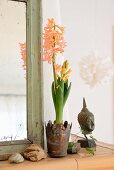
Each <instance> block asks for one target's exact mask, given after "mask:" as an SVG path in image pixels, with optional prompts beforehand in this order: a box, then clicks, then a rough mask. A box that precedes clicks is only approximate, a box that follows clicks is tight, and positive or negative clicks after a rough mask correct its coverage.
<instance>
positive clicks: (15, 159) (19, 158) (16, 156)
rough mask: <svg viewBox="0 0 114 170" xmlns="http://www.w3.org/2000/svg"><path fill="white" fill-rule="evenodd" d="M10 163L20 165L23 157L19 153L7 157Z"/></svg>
mask: <svg viewBox="0 0 114 170" xmlns="http://www.w3.org/2000/svg"><path fill="white" fill-rule="evenodd" d="M8 160H9V162H10V163H21V162H23V161H24V158H23V156H22V155H21V154H20V153H14V154H12V155H11V156H10V157H9V159H8Z"/></svg>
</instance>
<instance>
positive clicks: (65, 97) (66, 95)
mask: <svg viewBox="0 0 114 170" xmlns="http://www.w3.org/2000/svg"><path fill="white" fill-rule="evenodd" d="M70 89H71V83H70V85H69V87H68V89H67V90H66V91H65V92H64V101H63V106H64V105H65V103H66V101H67V98H68V96H69V93H70Z"/></svg>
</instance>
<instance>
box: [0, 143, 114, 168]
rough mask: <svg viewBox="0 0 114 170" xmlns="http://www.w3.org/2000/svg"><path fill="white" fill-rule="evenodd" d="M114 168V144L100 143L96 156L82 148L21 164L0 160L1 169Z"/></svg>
mask: <svg viewBox="0 0 114 170" xmlns="http://www.w3.org/2000/svg"><path fill="white" fill-rule="evenodd" d="M1 169H2V170H15V169H16V170H114V146H113V145H107V144H104V143H98V146H97V148H96V151H95V156H92V155H90V154H88V152H87V151H85V149H81V150H80V152H79V153H78V154H73V155H68V156H66V157H64V158H49V157H48V158H46V159H44V160H41V161H39V162H30V161H24V162H23V163H21V164H10V163H9V162H8V161H1V162H0V170H1Z"/></svg>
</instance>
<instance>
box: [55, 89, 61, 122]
mask: <svg viewBox="0 0 114 170" xmlns="http://www.w3.org/2000/svg"><path fill="white" fill-rule="evenodd" d="M62 117H63V90H62V88H61V86H58V88H57V91H56V122H57V123H61V122H62Z"/></svg>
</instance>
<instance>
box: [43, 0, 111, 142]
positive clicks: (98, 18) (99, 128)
mask: <svg viewBox="0 0 114 170" xmlns="http://www.w3.org/2000/svg"><path fill="white" fill-rule="evenodd" d="M43 3H44V4H43V19H44V23H43V25H45V23H46V20H47V18H49V17H50V18H55V19H57V21H58V17H60V16H59V15H61V22H62V26H65V30H66V33H65V39H66V41H67V44H68V45H67V48H66V50H65V54H64V56H65V58H67V59H69V61H70V63H71V67H72V76H71V81H72V89H71V93H70V96H69V98H68V109H67V115H66V116H65V119H67V120H68V119H69V121H72V123H73V127H72V133H75V134H76V133H78V132H79V124H78V122H77V115H78V113H79V112H80V111H81V108H82V98H83V97H85V98H86V101H87V106H88V109H89V110H90V111H91V112H93V113H94V116H95V125H96V127H95V130H94V132H93V135H94V137H95V138H97V139H98V140H102V141H104V142H108V143H114V130H113V129H114V126H113V124H114V108H113V97H114V96H113V92H114V91H113V82H111V83H110V84H104V85H97V86H96V87H94V88H92V89H91V88H89V87H88V86H87V85H85V83H84V82H83V81H82V80H81V78H80V76H79V65H78V63H79V61H80V59H81V57H83V56H86V55H89V54H90V53H91V51H93V52H95V54H97V55H99V56H102V57H104V58H105V57H107V56H109V57H111V59H112V58H113V57H114V53H113V51H114V47H113V46H114V43H113V42H114V40H113V39H114V1H113V0H100V1H99V0H86V1H84V0H70V1H67V0H60V4H59V3H58V1H54V2H53V0H48V3H47V2H46V1H45V0H44V1H43ZM55 3H58V5H60V10H59V15H58V6H56V5H55ZM50 77H51V78H50ZM51 81H52V70H51V68H50V66H49V65H48V64H47V63H44V111H45V120H46V121H47V120H49V119H52V118H53V119H54V118H55V117H54V116H55V114H54V108H53V103H52V98H51V89H50V87H51ZM68 113H69V114H68Z"/></svg>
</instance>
